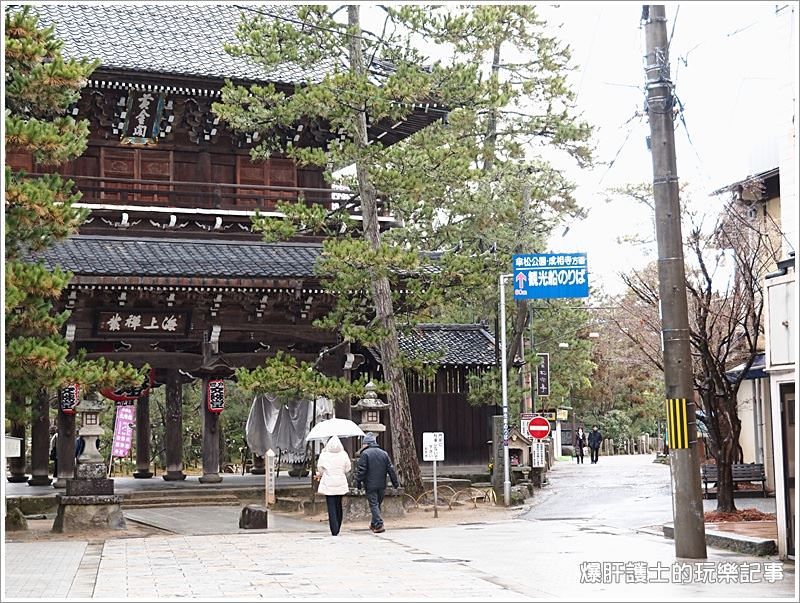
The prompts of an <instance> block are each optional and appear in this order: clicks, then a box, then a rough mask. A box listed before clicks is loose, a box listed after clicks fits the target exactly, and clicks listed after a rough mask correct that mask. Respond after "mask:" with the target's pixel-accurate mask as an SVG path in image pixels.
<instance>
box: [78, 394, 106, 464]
mask: <svg viewBox="0 0 800 603" xmlns="http://www.w3.org/2000/svg"><path fill="white" fill-rule="evenodd" d="M104 408H105V404H103V401H102V399H101V398H100V395H99V394H97V393H95V394H90V395H88V396H87V397H86V398H84V399H83V400H81V402H80V404H78V406H77V407H76V408H75V410H76V411H77V412H78V413H79V416H80V417H81V428H80V429H79V430H78V435H79V436H80V438H81V440H83V444H84V445H83V452H82V453H81V455H80V456H79V457H78V462H79V463H81V464H87V463H101V464H102V465H103V469H104V471H103V476H102V477H106V475H105V462H104V461H103V456H102V455H101V454H100V452H99V451H98V450H97V439H98V438H99V437H100V436H101V435H103V431H104V430H103V428H102V427H100V418H99V417H100V413H101V412H102V411H103V410H104Z"/></svg>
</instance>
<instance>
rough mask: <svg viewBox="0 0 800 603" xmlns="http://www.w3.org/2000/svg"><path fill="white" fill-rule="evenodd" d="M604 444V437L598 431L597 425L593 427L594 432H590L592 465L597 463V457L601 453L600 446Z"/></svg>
mask: <svg viewBox="0 0 800 603" xmlns="http://www.w3.org/2000/svg"><path fill="white" fill-rule="evenodd" d="M602 443H603V435H602V434H601V433H600V431H599V430H598V429H597V425H595V426H594V427H592V431H591V432H589V450H590V451H591V453H592V455H591V458H592V464H594V463H596V462H597V457H598V456H599V453H600V444H602Z"/></svg>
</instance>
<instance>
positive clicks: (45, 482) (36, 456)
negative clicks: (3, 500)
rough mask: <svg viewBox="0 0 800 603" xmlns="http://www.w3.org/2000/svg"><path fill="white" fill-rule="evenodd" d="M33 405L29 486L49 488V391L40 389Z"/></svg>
mask: <svg viewBox="0 0 800 603" xmlns="http://www.w3.org/2000/svg"><path fill="white" fill-rule="evenodd" d="M32 402H33V404H32V405H31V478H30V479H29V480H28V485H29V486H49V485H50V482H51V480H50V476H49V475H48V474H49V466H48V465H49V464H50V406H49V404H48V399H47V390H46V389H40V390H39V391H38V392H37V393H36V397H35V398H34V399H33V401H32Z"/></svg>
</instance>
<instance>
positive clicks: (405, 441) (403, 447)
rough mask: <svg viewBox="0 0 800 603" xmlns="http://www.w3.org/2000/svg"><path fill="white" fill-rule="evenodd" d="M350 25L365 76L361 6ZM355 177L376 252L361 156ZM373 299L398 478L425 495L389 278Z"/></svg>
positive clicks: (358, 141)
mask: <svg viewBox="0 0 800 603" xmlns="http://www.w3.org/2000/svg"><path fill="white" fill-rule="evenodd" d="M347 14H348V24H349V26H350V30H351V32H350V33H351V34H353V35H351V36H350V66H351V68H352V69H353V71H354V72H355V73H356V74H358V75H360V76H364V75H365V74H366V69H365V66H364V57H363V53H362V49H361V38H360V37H359V33H360V31H361V26H360V20H359V6H358V5H350V6H348V7H347ZM353 140H354V143H355V145H356V147H357V148H358V149H366V148H367V146H368V142H369V139H368V137H367V116H366V113H365V111H363V110H362V111H358V112H357V113H356V115H355V132H353ZM356 175H357V178H358V192H359V196H360V198H361V212H362V215H363V219H364V223H363V224H364V226H363V227H364V238H365V240H367V241H368V242H369V243H370V244H371V245H372V247H373V248H374V249H379V248H380V246H381V240H380V225H379V223H378V204H377V194H376V192H375V187H374V185H373V184H372V180H371V178H370V173H369V165H368V163H367V161H365V160H364V159H363V158H361V157H359V158H358V159H357V160H356ZM372 298H373V303H374V304H375V314H376V316H377V319H378V321H379V323H380V326H381V327H383V328H384V329H386V331H387V332H388V336H387V338H386V339H385V340H384V341H382V342H381V344H380V346H379V347H380V351H381V362H382V365H383V374H384V379H386V381H387V382H388V383H389V386H390V392H389V404H390V409H389V417H390V421H391V427H392V447H393V449H394V457H395V458H394V461H395V466H396V468H397V475H398V477H399V478H400V482H401V484H402V485H403V486H404V487H405V488H406V490H407V491H408V492H409V493H411V494H416V493H420V492H422V477H421V475H420V471H419V464H418V462H417V451H416V446H415V445H414V437H413V426H412V424H411V406H410V404H409V402H408V391H407V390H406V381H405V377H404V375H403V369H402V368H401V367H400V366H399V363H398V359H399V356H400V351H399V348H398V345H397V328H396V325H395V319H394V308H393V307H392V290H391V286H390V284H389V279H388V278H387V277H379V278H375V279H373V284H372Z"/></svg>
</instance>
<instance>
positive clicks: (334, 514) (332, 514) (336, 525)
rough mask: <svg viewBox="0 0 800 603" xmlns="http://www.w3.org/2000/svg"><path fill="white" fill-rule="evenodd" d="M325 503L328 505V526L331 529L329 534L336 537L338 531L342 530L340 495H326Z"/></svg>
mask: <svg viewBox="0 0 800 603" xmlns="http://www.w3.org/2000/svg"><path fill="white" fill-rule="evenodd" d="M325 502H326V503H327V505H328V525H329V526H330V528H331V534H333V535H334V536H338V535H339V530H340V529H341V528H342V495H341V494H337V495H336V496H327V495H326V496H325Z"/></svg>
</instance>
